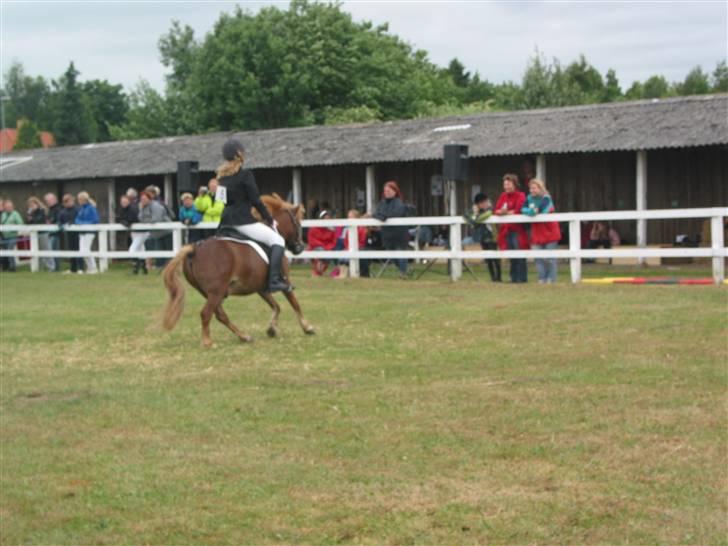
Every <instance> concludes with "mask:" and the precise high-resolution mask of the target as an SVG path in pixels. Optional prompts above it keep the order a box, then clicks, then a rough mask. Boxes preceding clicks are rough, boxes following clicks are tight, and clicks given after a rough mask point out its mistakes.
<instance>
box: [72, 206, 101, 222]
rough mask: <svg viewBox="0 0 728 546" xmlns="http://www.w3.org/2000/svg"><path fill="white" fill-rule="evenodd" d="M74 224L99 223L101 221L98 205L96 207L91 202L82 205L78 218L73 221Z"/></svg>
mask: <svg viewBox="0 0 728 546" xmlns="http://www.w3.org/2000/svg"><path fill="white" fill-rule="evenodd" d="M73 223H74V224H98V223H99V213H98V212H97V211H96V207H94V206H93V205H92V204H91V203H86V204H85V205H82V206H81V208H79V209H78V213H77V214H76V219H75V220H74V222H73Z"/></svg>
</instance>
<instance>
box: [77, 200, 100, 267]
mask: <svg viewBox="0 0 728 546" xmlns="http://www.w3.org/2000/svg"><path fill="white" fill-rule="evenodd" d="M76 199H77V200H78V204H79V205H80V207H79V209H78V213H77V214H76V219H75V220H74V223H75V224H76V225H92V224H98V223H99V213H98V211H97V210H96V202H95V201H94V200H93V199H91V197H90V196H89V194H88V192H85V191H82V192H79V193H78V195H77V196H76ZM95 238H96V232H95V231H89V232H85V233H84V232H80V233H79V234H78V246H79V250H80V251H81V252H91V247H92V246H93V244H94V239H95ZM83 260H84V262H85V263H86V273H88V274H89V275H94V274H96V273H98V272H99V271H98V269H97V268H96V258H94V257H93V256H86V257H84V258H83ZM79 273H83V271H79Z"/></svg>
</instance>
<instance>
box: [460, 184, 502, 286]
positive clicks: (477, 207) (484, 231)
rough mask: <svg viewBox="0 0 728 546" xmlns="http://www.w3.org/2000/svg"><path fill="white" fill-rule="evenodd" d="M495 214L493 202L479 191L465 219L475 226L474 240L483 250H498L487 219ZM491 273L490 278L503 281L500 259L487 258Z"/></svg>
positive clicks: (494, 280) (486, 261)
mask: <svg viewBox="0 0 728 546" xmlns="http://www.w3.org/2000/svg"><path fill="white" fill-rule="evenodd" d="M492 215H493V204H492V203H491V202H490V199H488V196H487V195H485V194H484V193H479V194H477V195H476V196H475V197H474V198H473V210H472V212H470V213H469V214H466V215H465V220H466V221H467V222H468V224H470V225H471V226H472V227H473V242H475V243H480V248H481V249H483V250H496V248H497V246H496V244H495V241H494V240H493V228H492V227H491V226H490V225H488V224H486V223H485V221H486V220H487V219H488V218H490V217H491V216H492ZM485 263H486V265H487V266H488V273H490V280H491V281H493V282H501V263H500V259H487V260H485Z"/></svg>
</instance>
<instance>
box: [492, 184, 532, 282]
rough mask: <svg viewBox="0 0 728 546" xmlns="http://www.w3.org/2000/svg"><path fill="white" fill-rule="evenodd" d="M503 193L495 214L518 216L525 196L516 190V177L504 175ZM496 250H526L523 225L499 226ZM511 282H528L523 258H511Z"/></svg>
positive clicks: (526, 239) (525, 236)
mask: <svg viewBox="0 0 728 546" xmlns="http://www.w3.org/2000/svg"><path fill="white" fill-rule="evenodd" d="M503 190H504V191H503V193H501V195H500V197H499V198H498V201H497V202H496V204H495V214H497V215H498V216H509V215H511V214H520V213H521V209H522V208H523V205H524V203H525V202H526V196H525V195H524V194H523V192H521V191H519V190H518V176H517V175H515V174H506V175H505V176H504V177H503ZM498 248H500V249H501V250H526V249H528V235H527V233H526V229H525V228H524V227H523V224H501V225H500V229H499V230H498ZM510 278H511V282H514V283H522V282H528V266H527V265H526V259H525V258H511V270H510Z"/></svg>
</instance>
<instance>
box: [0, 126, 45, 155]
mask: <svg viewBox="0 0 728 546" xmlns="http://www.w3.org/2000/svg"><path fill="white" fill-rule="evenodd" d="M38 136H39V137H40V143H41V146H43V148H50V147H51V146H55V145H56V139H55V138H53V133H49V132H48V131H39V132H38ZM17 142H18V130H17V129H2V130H0V152H2V153H5V152H9V151H11V150H12V149H13V148H14V147H15V144H16V143H17Z"/></svg>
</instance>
